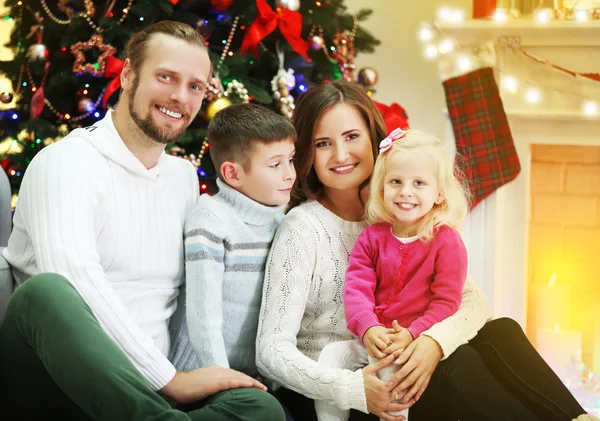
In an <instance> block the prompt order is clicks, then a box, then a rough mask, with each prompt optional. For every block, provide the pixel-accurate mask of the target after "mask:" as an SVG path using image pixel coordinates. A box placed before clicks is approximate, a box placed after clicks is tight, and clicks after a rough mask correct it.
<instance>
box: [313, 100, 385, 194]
mask: <svg viewBox="0 0 600 421" xmlns="http://www.w3.org/2000/svg"><path fill="white" fill-rule="evenodd" d="M369 133H370V131H369V129H368V128H367V125H366V123H365V121H364V119H363V118H362V116H361V114H360V113H359V111H358V110H357V109H356V108H355V107H354V106H352V105H348V104H345V103H340V104H337V105H335V106H333V107H332V108H331V109H329V110H328V111H327V112H326V113H325V114H323V116H322V117H321V118H320V119H319V121H318V122H317V125H316V127H315V133H314V136H313V148H315V154H314V162H313V167H314V169H315V172H316V174H317V177H319V180H320V181H321V183H323V187H324V190H325V192H327V190H329V189H335V190H357V189H358V188H359V186H360V185H361V183H362V182H363V181H365V180H366V179H367V178H369V176H370V175H371V172H372V171H373V164H374V158H373V150H372V143H371V138H370V134H369Z"/></svg>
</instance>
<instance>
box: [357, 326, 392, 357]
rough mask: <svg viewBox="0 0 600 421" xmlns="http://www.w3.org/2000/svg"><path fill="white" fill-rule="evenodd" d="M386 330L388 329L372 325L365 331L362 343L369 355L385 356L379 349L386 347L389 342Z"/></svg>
mask: <svg viewBox="0 0 600 421" xmlns="http://www.w3.org/2000/svg"><path fill="white" fill-rule="evenodd" d="M387 332H388V330H387V329H386V328H385V327H383V326H373V327H370V328H369V329H368V330H367V331H366V332H365V334H364V336H363V343H364V344H365V346H366V347H367V352H368V353H369V355H370V356H371V357H373V358H384V357H385V356H386V354H384V353H383V352H381V350H383V349H386V348H387V347H388V346H389V345H390V344H391V342H390V339H389V338H388V334H387Z"/></svg>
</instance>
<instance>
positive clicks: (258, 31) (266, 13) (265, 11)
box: [240, 0, 308, 60]
mask: <svg viewBox="0 0 600 421" xmlns="http://www.w3.org/2000/svg"><path fill="white" fill-rule="evenodd" d="M256 10H257V11H258V16H257V17H256V19H255V20H254V22H252V24H251V25H250V27H249V28H248V31H247V32H246V35H245V36H244V39H243V40H242V46H241V48H240V53H244V52H245V51H248V50H250V51H252V52H253V53H254V54H255V55H256V56H257V57H258V43H259V42H260V41H261V40H262V39H263V38H264V37H266V36H267V35H269V34H270V33H271V32H273V31H274V30H275V28H277V27H278V28H279V31H280V32H281V35H283V37H284V38H285V39H286V41H287V42H288V43H289V44H290V45H291V46H292V48H293V49H294V51H295V52H297V53H298V54H300V55H301V56H302V57H304V58H305V59H307V60H308V55H307V54H306V51H307V50H308V43H307V42H306V41H304V40H303V39H302V37H301V33H302V14H301V13H300V12H295V11H293V10H290V9H287V8H285V7H278V8H277V11H273V9H271V7H270V6H269V5H268V4H267V2H266V0H256Z"/></svg>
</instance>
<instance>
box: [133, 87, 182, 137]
mask: <svg viewBox="0 0 600 421" xmlns="http://www.w3.org/2000/svg"><path fill="white" fill-rule="evenodd" d="M138 86H139V78H137V77H136V78H135V79H134V81H133V86H132V89H131V93H130V94H129V114H130V115H131V118H132V119H133V122H134V123H135V124H136V126H138V127H139V128H140V130H141V131H142V132H143V133H144V134H145V135H146V136H148V137H149V138H150V139H152V140H154V141H155V142H157V143H161V144H163V145H167V144H169V143H175V142H177V141H178V140H179V139H181V137H182V136H183V134H184V133H185V131H186V130H187V127H188V126H189V120H190V117H189V115H188V114H185V113H183V112H182V114H183V116H182V118H183V119H184V121H186V122H188V124H184V126H183V127H182V128H181V129H179V130H168V129H161V128H160V127H158V126H157V125H156V123H155V122H154V120H153V119H152V116H151V115H150V113H148V115H146V118H142V117H140V115H139V114H138V113H137V112H136V111H135V108H134V103H135V94H136V93H137V90H138ZM165 108H168V107H165Z"/></svg>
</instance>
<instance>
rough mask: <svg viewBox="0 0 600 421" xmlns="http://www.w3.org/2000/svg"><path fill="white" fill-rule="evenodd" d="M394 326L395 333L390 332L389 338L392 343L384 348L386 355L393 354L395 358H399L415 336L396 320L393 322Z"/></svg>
mask: <svg viewBox="0 0 600 421" xmlns="http://www.w3.org/2000/svg"><path fill="white" fill-rule="evenodd" d="M392 328H393V329H394V332H395V333H388V335H387V336H388V338H389V339H390V341H391V345H390V346H388V347H387V348H385V349H384V350H383V352H384V353H385V354H386V355H390V354H393V355H394V358H398V357H399V356H400V354H402V351H404V350H405V349H406V347H407V346H408V345H410V343H411V342H412V341H413V337H412V335H411V334H410V332H409V331H408V329H405V328H403V327H402V326H400V325H399V324H398V322H397V321H396V320H394V322H393V323H392Z"/></svg>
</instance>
